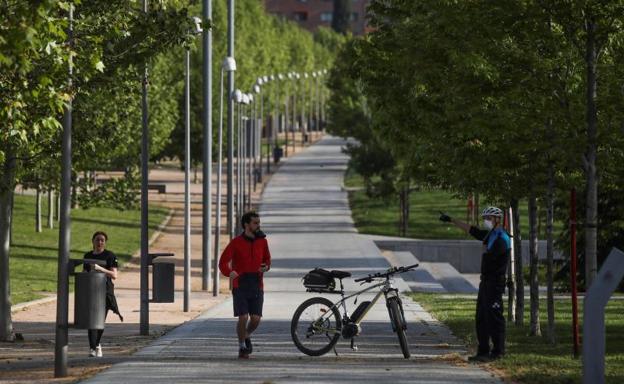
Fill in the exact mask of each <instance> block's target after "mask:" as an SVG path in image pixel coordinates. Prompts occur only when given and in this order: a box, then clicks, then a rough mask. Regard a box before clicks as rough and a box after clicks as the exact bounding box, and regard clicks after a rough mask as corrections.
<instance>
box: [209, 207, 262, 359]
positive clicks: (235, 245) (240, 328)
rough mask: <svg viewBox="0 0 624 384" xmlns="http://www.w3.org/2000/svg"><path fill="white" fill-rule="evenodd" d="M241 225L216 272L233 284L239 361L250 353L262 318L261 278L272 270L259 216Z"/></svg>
mask: <svg viewBox="0 0 624 384" xmlns="http://www.w3.org/2000/svg"><path fill="white" fill-rule="evenodd" d="M241 224H242V227H243V229H244V231H243V233H241V234H240V235H239V236H237V237H235V238H233V239H232V240H231V241H230V243H229V244H228V246H227V247H226V248H225V250H224V251H223V253H222V254H221V258H220V260H219V270H220V271H221V273H223V274H224V275H225V276H229V277H230V279H231V280H232V298H233V300H234V316H235V317H238V324H237V326H236V333H237V335H238V343H239V351H238V357H239V358H241V359H248V358H249V355H250V354H251V353H252V351H253V345H252V343H251V334H252V333H253V331H255V330H256V328H258V325H260V318H261V317H262V306H263V303H264V290H263V288H264V286H263V282H262V276H263V274H264V272H267V271H268V270H269V269H270V267H271V254H270V253H269V244H268V242H267V240H266V235H265V234H264V233H263V232H262V231H261V230H260V216H258V214H257V213H256V212H247V213H245V214H244V215H243V217H242V218H241Z"/></svg>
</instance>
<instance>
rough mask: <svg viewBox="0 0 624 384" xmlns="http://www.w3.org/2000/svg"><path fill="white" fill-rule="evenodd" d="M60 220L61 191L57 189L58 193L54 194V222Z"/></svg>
mask: <svg viewBox="0 0 624 384" xmlns="http://www.w3.org/2000/svg"><path fill="white" fill-rule="evenodd" d="M60 221H61V193H60V190H59V193H58V194H57V195H56V222H57V223H58V222H60Z"/></svg>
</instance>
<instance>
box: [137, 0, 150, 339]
mask: <svg viewBox="0 0 624 384" xmlns="http://www.w3.org/2000/svg"><path fill="white" fill-rule="evenodd" d="M143 12H144V13H146V14H147V0H143ZM142 87H143V88H142V98H141V110H142V121H141V122H142V132H141V293H140V296H141V313H140V316H139V318H140V321H139V322H140V325H139V328H140V332H139V333H140V334H141V335H143V336H147V335H149V292H148V290H149V284H148V281H147V280H148V268H149V243H148V242H149V239H148V237H147V234H148V225H149V217H148V211H147V210H148V207H149V204H148V202H149V200H148V196H147V194H148V190H147V183H148V182H149V173H148V172H149V169H148V167H147V162H148V160H149V127H148V114H147V112H148V111H147V106H148V105H147V64H145V68H144V69H143V80H142Z"/></svg>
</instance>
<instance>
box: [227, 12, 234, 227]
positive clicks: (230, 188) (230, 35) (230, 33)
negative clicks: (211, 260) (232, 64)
mask: <svg viewBox="0 0 624 384" xmlns="http://www.w3.org/2000/svg"><path fill="white" fill-rule="evenodd" d="M227 39H228V56H229V57H232V58H234V0H228V27H227ZM227 89H228V92H227V95H228V125H227V129H228V131H227V134H228V148H227V150H228V163H227V174H228V178H227V180H228V181H227V210H228V213H227V223H228V224H227V225H228V233H229V234H230V239H232V238H233V237H234V195H233V193H234V184H233V178H234V168H233V164H232V163H233V162H234V100H233V99H232V95H233V93H234V72H228V82H227Z"/></svg>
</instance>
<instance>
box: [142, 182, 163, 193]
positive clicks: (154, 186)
mask: <svg viewBox="0 0 624 384" xmlns="http://www.w3.org/2000/svg"><path fill="white" fill-rule="evenodd" d="M147 189H148V190H149V189H151V190H155V191H158V193H167V184H147Z"/></svg>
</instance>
